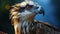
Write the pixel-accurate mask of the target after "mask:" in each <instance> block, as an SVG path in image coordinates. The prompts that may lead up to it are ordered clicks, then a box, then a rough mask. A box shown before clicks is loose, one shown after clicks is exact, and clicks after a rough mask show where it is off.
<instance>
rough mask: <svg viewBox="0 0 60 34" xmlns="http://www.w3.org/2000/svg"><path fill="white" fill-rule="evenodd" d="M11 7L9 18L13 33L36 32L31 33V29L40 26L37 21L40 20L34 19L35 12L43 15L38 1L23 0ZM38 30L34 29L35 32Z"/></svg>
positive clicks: (26, 33) (25, 33)
mask: <svg viewBox="0 0 60 34" xmlns="http://www.w3.org/2000/svg"><path fill="white" fill-rule="evenodd" d="M12 7H13V8H12V9H11V10H10V15H11V16H10V19H12V20H11V21H12V23H13V26H14V30H15V34H38V33H35V32H34V33H31V32H32V31H31V29H32V30H35V29H36V28H37V27H39V28H42V27H41V24H40V23H39V22H41V21H38V20H34V17H35V16H36V15H37V14H43V15H44V10H43V8H42V7H41V6H40V5H39V4H38V3H36V2H33V1H31V0H25V1H24V2H21V3H18V4H15V5H13V6H12ZM38 23H39V24H38ZM43 24H47V23H43ZM35 26H37V27H35ZM39 28H38V29H39ZM44 28H45V27H44V26H43V29H44ZM39 31H40V30H38V31H37V30H36V32H39ZM22 32H23V33H22ZM44 34H45V33H44Z"/></svg>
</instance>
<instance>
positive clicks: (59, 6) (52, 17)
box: [0, 0, 60, 34]
mask: <svg viewBox="0 0 60 34" xmlns="http://www.w3.org/2000/svg"><path fill="white" fill-rule="evenodd" d="M22 1H24V0H0V31H4V32H7V33H8V34H14V28H13V26H12V25H11V21H10V20H9V13H10V12H9V9H10V7H11V6H12V5H14V4H17V3H20V2H22ZM32 1H34V2H37V3H38V4H39V5H41V6H42V7H43V8H44V11H45V15H44V16H43V15H41V14H37V15H36V17H35V19H36V20H41V21H44V22H48V23H50V24H51V25H53V26H56V27H57V28H58V30H60V0H32Z"/></svg>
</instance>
